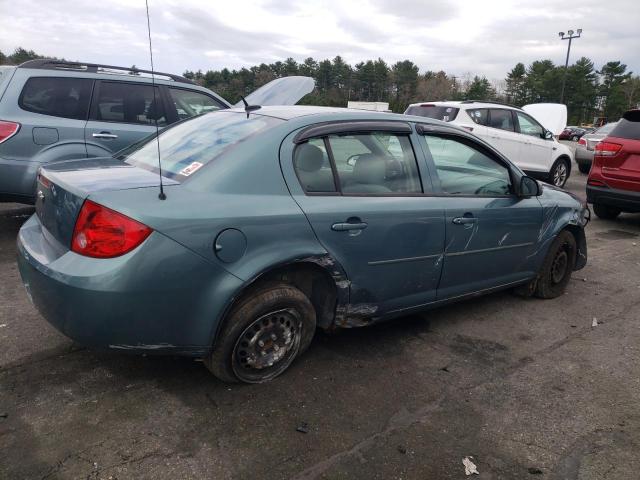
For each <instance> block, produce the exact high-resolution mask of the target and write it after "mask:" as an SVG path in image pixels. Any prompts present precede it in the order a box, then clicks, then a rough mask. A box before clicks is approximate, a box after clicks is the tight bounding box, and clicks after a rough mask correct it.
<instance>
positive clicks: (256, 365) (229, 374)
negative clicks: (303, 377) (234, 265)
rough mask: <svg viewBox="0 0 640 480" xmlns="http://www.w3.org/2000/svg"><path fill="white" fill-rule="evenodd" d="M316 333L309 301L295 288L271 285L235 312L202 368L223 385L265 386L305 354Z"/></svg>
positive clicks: (239, 306)
mask: <svg viewBox="0 0 640 480" xmlns="http://www.w3.org/2000/svg"><path fill="white" fill-rule="evenodd" d="M315 329H316V313H315V309H314V308H313V305H312V304H311V302H310V301H309V299H308V298H307V296H306V295H305V294H304V293H302V292H301V291H300V290H298V289H297V288H295V287H294V286H292V285H288V284H285V283H271V284H268V285H265V286H264V287H262V288H260V289H258V290H256V291H252V292H250V294H248V295H246V296H245V297H243V298H242V299H241V300H240V301H239V303H238V304H237V306H236V307H234V308H233V310H232V311H231V313H230V315H229V316H228V317H227V319H226V321H225V323H224V325H223V327H222V330H221V332H220V333H219V335H218V338H217V339H216V342H215V345H214V347H213V351H212V352H211V354H210V355H209V356H208V357H207V358H205V359H204V363H205V365H206V366H207V368H208V369H209V370H210V371H211V372H212V373H213V374H214V375H215V376H216V377H218V378H219V379H221V380H223V381H225V382H238V381H241V382H245V383H263V382H267V381H269V380H271V379H273V378H275V377H277V376H278V375H280V374H281V373H282V372H284V371H285V370H286V369H287V368H288V367H289V365H291V363H292V362H293V360H294V359H295V358H296V357H297V356H298V355H300V354H301V353H302V352H304V351H305V350H306V349H307V347H308V346H309V344H310V343H311V339H312V338H313V335H314V333H315Z"/></svg>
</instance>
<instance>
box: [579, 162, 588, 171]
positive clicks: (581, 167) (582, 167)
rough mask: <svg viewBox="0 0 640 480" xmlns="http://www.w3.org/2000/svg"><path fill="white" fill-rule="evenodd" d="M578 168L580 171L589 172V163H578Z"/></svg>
mask: <svg viewBox="0 0 640 480" xmlns="http://www.w3.org/2000/svg"><path fill="white" fill-rule="evenodd" d="M578 170H580V173H589V170H591V165H589V164H588V163H579V164H578Z"/></svg>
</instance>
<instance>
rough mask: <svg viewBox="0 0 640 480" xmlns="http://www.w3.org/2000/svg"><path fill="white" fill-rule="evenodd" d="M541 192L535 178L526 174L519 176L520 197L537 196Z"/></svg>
mask: <svg viewBox="0 0 640 480" xmlns="http://www.w3.org/2000/svg"><path fill="white" fill-rule="evenodd" d="M541 193H542V192H541V190H540V184H539V183H538V182H537V181H536V180H534V179H533V178H531V177H527V176H526V175H525V176H523V177H521V178H520V189H519V192H518V195H519V196H520V197H537V196H539V195H540V194H541Z"/></svg>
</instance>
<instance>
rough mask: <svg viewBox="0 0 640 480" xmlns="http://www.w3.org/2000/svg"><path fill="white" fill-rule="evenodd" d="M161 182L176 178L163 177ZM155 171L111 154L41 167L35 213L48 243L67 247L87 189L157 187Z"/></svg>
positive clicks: (172, 183) (94, 191)
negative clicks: (118, 158) (131, 163)
mask: <svg viewBox="0 0 640 480" xmlns="http://www.w3.org/2000/svg"><path fill="white" fill-rule="evenodd" d="M162 181H163V183H164V185H176V184H178V182H177V181H175V180H172V179H169V178H166V177H163V179H162ZM158 185H159V178H158V174H157V173H154V172H151V171H148V170H144V169H142V168H139V167H136V166H133V165H129V164H127V163H124V162H122V161H120V160H117V159H115V158H112V157H106V158H92V159H85V160H72V161H68V162H59V163H54V164H51V165H47V166H46V167H42V168H41V169H40V173H39V175H38V179H37V188H36V215H37V216H38V219H39V220H40V223H41V224H42V226H43V233H44V236H45V238H47V240H48V241H49V242H50V243H57V244H58V246H59V247H65V248H66V249H69V247H70V246H71V237H72V235H73V228H74V226H75V222H76V218H77V217H78V213H79V212H80V208H82V204H83V203H84V200H85V199H86V198H87V197H88V196H89V194H90V193H97V192H104V191H111V190H128V189H132V188H158Z"/></svg>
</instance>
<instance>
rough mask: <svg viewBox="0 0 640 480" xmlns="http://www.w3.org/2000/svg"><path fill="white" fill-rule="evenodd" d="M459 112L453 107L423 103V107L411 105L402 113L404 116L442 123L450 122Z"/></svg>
mask: <svg viewBox="0 0 640 480" xmlns="http://www.w3.org/2000/svg"><path fill="white" fill-rule="evenodd" d="M459 110H460V109H459V108H455V107H446V106H443V105H432V104H428V103H425V104H423V105H411V106H410V107H409V108H407V111H406V112H404V113H405V114H406V115H417V116H419V117H427V118H434V119H436V120H442V121H443V122H452V121H453V120H455V119H456V117H457V116H458V111H459Z"/></svg>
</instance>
